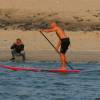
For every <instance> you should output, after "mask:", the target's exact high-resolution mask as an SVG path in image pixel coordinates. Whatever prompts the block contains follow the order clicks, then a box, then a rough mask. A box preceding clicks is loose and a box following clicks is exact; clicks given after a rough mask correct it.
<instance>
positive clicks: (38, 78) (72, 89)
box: [0, 62, 100, 100]
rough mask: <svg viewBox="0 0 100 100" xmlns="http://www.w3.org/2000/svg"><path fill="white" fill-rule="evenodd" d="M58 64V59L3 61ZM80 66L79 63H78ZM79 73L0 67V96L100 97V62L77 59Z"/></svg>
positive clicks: (25, 99)
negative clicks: (86, 61)
mask: <svg viewBox="0 0 100 100" xmlns="http://www.w3.org/2000/svg"><path fill="white" fill-rule="evenodd" d="M0 64H5V65H12V66H22V67H32V66H34V67H42V68H53V67H54V68H58V66H59V63H58V62H25V63H16V62H0ZM76 66H77V67H76ZM73 67H74V68H77V69H80V70H81V73H77V74H59V73H47V72H31V71H18V72H16V71H10V70H8V69H3V68H0V100H100V63H95V62H94V63H92V62H90V63H75V64H73Z"/></svg>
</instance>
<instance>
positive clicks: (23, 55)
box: [21, 51, 26, 61]
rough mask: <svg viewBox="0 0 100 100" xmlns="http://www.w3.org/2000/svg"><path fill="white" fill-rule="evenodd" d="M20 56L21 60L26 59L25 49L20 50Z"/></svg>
mask: <svg viewBox="0 0 100 100" xmlns="http://www.w3.org/2000/svg"><path fill="white" fill-rule="evenodd" d="M21 56H22V59H23V61H25V60H26V57H25V51H22V52H21Z"/></svg>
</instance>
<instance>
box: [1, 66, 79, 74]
mask: <svg viewBox="0 0 100 100" xmlns="http://www.w3.org/2000/svg"><path fill="white" fill-rule="evenodd" d="M0 67H1V68H6V69H9V70H13V71H33V72H53V73H57V72H59V73H79V72H80V70H77V69H74V70H62V69H44V68H25V67H14V66H6V65H0Z"/></svg>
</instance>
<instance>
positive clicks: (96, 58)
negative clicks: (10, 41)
mask: <svg viewBox="0 0 100 100" xmlns="http://www.w3.org/2000/svg"><path fill="white" fill-rule="evenodd" d="M0 55H1V56H0V61H9V59H10V58H11V54H10V51H0ZM4 55H5V56H4ZM67 56H68V61H72V62H75V63H76V62H78V63H81V62H82V63H91V62H100V51H98V52H97V51H68V53H67ZM26 61H51V62H54V61H59V55H58V54H57V53H56V52H55V51H53V50H39V51H27V52H26Z"/></svg>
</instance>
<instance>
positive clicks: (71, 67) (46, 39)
mask: <svg viewBox="0 0 100 100" xmlns="http://www.w3.org/2000/svg"><path fill="white" fill-rule="evenodd" d="M40 33H41V34H42V35H43V36H44V37H45V39H46V40H47V41H48V42H49V43H50V44H51V46H52V47H53V48H54V49H55V51H56V52H57V53H58V54H59V55H60V52H59V51H58V50H57V49H56V48H55V46H54V45H53V44H52V43H51V41H50V40H49V39H48V38H47V37H46V36H45V35H44V34H43V32H42V31H40ZM66 63H67V62H66ZM67 65H68V66H69V67H70V68H71V69H73V67H72V66H71V65H70V64H68V63H67Z"/></svg>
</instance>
